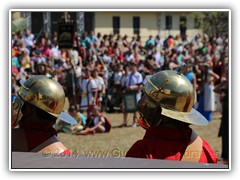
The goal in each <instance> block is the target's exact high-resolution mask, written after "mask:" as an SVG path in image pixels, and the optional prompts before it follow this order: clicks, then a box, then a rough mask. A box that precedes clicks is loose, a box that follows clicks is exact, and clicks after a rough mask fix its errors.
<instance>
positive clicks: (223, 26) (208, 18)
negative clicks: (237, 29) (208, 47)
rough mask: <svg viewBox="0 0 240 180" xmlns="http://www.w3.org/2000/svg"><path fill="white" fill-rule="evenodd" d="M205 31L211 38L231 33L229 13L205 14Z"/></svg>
mask: <svg viewBox="0 0 240 180" xmlns="http://www.w3.org/2000/svg"><path fill="white" fill-rule="evenodd" d="M202 20H203V26H202V28H203V30H204V32H206V33H208V34H209V35H210V36H213V35H214V34H216V33H217V34H225V35H228V32H229V28H228V26H229V13H228V12H203V19H202Z"/></svg>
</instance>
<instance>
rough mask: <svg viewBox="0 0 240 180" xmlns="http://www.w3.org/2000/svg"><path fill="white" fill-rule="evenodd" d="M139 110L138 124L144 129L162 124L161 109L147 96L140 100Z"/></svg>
mask: <svg viewBox="0 0 240 180" xmlns="http://www.w3.org/2000/svg"><path fill="white" fill-rule="evenodd" d="M137 110H138V114H139V116H138V117H137V122H138V124H139V125H140V126H141V127H142V128H144V129H148V128H149V127H150V126H157V125H159V124H160V123H161V116H162V115H161V111H162V110H161V107H160V106H159V105H158V104H157V103H156V102H154V101H153V100H152V99H151V98H150V97H148V96H147V95H144V96H143V97H142V98H141V99H140V100H139V102H138V105H137Z"/></svg>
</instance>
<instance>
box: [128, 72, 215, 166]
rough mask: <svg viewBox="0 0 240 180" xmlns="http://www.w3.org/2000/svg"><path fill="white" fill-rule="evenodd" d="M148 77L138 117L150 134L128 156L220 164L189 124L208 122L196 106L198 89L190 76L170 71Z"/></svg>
mask: <svg viewBox="0 0 240 180" xmlns="http://www.w3.org/2000/svg"><path fill="white" fill-rule="evenodd" d="M146 79H147V83H146V85H145V86H144V93H145V94H144V95H143V96H142V98H141V99H140V100H139V102H138V106H137V109H138V113H139V117H135V119H137V121H138V123H139V124H140V126H142V127H143V128H144V129H146V134H145V136H144V137H143V139H142V140H139V141H137V142H136V143H135V144H134V145H133V146H132V147H131V148H130V150H129V151H128V152H127V155H126V156H127V157H135V158H148V159H165V160H176V161H189V162H200V163H217V156H216V154H215V153H214V151H213V150H212V148H211V146H210V145H209V144H208V143H207V142H206V141H205V140H204V139H203V138H201V137H199V136H198V135H197V134H196V133H195V132H194V131H193V130H192V129H191V128H190V127H189V125H190V124H194V125H207V124H208V121H207V120H206V119H205V118H204V117H203V116H202V115H201V114H200V113H198V112H197V111H196V110H194V109H193V108H192V106H193V103H194V90H193V86H192V85H191V83H190V82H189V81H188V80H187V79H186V77H184V76H183V75H182V74H181V73H178V72H176V71H170V70H166V71H161V72H159V73H156V74H154V75H152V76H151V75H149V76H147V77H146Z"/></svg>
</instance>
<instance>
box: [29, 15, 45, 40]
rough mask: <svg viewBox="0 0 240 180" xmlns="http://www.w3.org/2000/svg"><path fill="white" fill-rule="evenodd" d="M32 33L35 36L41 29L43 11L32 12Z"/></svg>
mask: <svg viewBox="0 0 240 180" xmlns="http://www.w3.org/2000/svg"><path fill="white" fill-rule="evenodd" d="M31 15H32V33H33V34H34V35H35V37H36V36H38V34H39V33H40V32H41V30H42V29H43V13H42V12H32V14H31Z"/></svg>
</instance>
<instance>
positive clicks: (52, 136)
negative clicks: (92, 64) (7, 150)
mask: <svg viewBox="0 0 240 180" xmlns="http://www.w3.org/2000/svg"><path fill="white" fill-rule="evenodd" d="M20 84H21V87H20V88H19V90H18V92H17V98H16V99H15V101H14V102H13V104H12V151H20V152H37V153H52V154H53V153H57V154H71V152H70V151H69V150H68V149H67V148H66V147H65V146H64V145H63V144H62V143H61V141H60V140H59V139H58V138H57V133H56V130H55V129H54V128H53V125H54V124H55V123H56V119H57V118H59V119H61V120H63V121H65V122H67V123H69V124H76V121H75V120H74V119H73V118H72V117H71V116H70V115H68V114H66V113H64V112H62V110H63V108H64V104H65V94H64V91H63V89H62V87H61V85H60V84H59V83H58V82H56V81H54V80H51V79H49V78H47V77H46V76H43V75H38V76H33V77H31V78H29V79H28V80H26V81H24V80H21V81H20ZM16 126H19V128H16Z"/></svg>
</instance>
